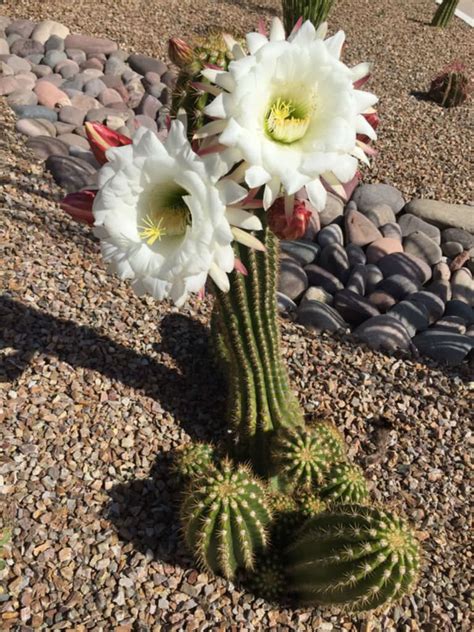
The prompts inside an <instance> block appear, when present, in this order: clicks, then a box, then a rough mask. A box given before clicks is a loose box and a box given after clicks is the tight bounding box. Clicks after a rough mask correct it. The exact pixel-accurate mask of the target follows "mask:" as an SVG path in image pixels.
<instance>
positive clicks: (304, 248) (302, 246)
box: [280, 239, 321, 266]
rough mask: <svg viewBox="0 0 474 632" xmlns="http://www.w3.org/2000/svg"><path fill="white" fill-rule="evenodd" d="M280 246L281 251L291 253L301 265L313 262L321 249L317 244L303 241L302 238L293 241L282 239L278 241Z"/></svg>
mask: <svg viewBox="0 0 474 632" xmlns="http://www.w3.org/2000/svg"><path fill="white" fill-rule="evenodd" d="M280 247H281V250H282V251H283V252H286V253H288V254H289V255H291V256H292V257H293V258H294V259H296V260H297V261H298V263H300V264H301V265H302V266H305V265H308V264H309V263H313V261H315V260H316V259H317V258H318V256H319V252H320V250H321V249H320V248H319V246H318V245H317V244H315V243H313V242H311V241H304V240H302V239H297V240H293V241H285V240H282V241H281V242H280Z"/></svg>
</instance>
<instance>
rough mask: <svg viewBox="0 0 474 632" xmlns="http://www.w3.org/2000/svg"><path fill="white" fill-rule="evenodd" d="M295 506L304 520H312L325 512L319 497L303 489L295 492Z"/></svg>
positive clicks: (324, 505)
mask: <svg viewBox="0 0 474 632" xmlns="http://www.w3.org/2000/svg"><path fill="white" fill-rule="evenodd" d="M296 504H297V506H298V511H299V512H300V515H301V516H303V517H304V518H305V519H306V518H312V517H313V516H316V515H317V514H320V513H321V512H323V511H325V510H326V503H325V502H324V501H323V500H321V498H320V496H319V495H318V494H315V493H314V492H310V491H308V490H305V489H303V490H297V492H296Z"/></svg>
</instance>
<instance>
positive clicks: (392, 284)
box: [375, 274, 421, 301]
mask: <svg viewBox="0 0 474 632" xmlns="http://www.w3.org/2000/svg"><path fill="white" fill-rule="evenodd" d="M420 285H421V283H420V281H419V280H418V279H412V278H410V277H406V276H404V275H403V274H393V275H392V276H389V277H386V278H385V279H382V280H381V281H380V282H379V283H377V285H376V287H375V289H376V290H377V291H383V292H388V293H389V294H390V296H393V298H395V299H397V300H398V301H401V300H402V299H403V298H405V296H406V295H407V294H413V292H417V291H418V290H419V289H420Z"/></svg>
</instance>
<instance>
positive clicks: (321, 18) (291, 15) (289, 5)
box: [282, 0, 335, 33]
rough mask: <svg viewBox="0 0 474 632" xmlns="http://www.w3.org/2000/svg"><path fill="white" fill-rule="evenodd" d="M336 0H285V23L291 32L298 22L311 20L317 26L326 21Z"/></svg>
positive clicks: (288, 31)
mask: <svg viewBox="0 0 474 632" xmlns="http://www.w3.org/2000/svg"><path fill="white" fill-rule="evenodd" d="M334 2H335V0H283V3H282V4H283V23H284V25H285V30H286V32H287V33H290V32H291V30H292V28H293V27H294V25H295V24H296V22H297V21H298V20H299V19H300V18H303V20H310V21H311V22H312V23H313V24H314V26H315V27H316V28H318V26H319V25H320V24H321V23H322V22H325V21H326V20H327V18H328V15H329V11H330V10H331V8H332V5H333V4H334Z"/></svg>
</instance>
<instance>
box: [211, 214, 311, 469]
mask: <svg viewBox="0 0 474 632" xmlns="http://www.w3.org/2000/svg"><path fill="white" fill-rule="evenodd" d="M260 218H261V220H262V222H265V216H264V214H263V213H260ZM262 232H263V236H262V233H260V232H259V235H258V237H259V239H260V240H261V241H262V242H263V243H264V245H265V248H266V252H265V253H263V252H257V251H255V250H252V249H250V248H246V247H239V246H238V244H234V248H235V253H236V257H237V258H239V259H240V260H241V261H242V263H243V265H244V266H245V268H246V270H247V275H246V276H245V275H243V274H242V273H240V272H237V271H235V270H234V272H232V273H231V274H230V285H231V288H230V292H228V293H227V294H225V293H223V292H220V291H219V290H218V289H217V288H216V289H215V296H216V301H215V311H214V315H213V338H214V340H215V341H216V343H217V346H218V356H219V357H221V358H222V360H223V370H224V372H225V374H226V376H227V382H228V388H229V395H228V402H229V407H228V412H227V414H228V420H229V421H228V424H229V426H230V428H231V429H232V430H233V432H234V436H235V446H234V450H235V455H236V456H237V457H238V458H239V459H241V460H249V461H251V463H252V466H253V468H254V470H255V471H256V472H257V474H259V475H262V476H268V475H269V474H270V472H271V471H272V469H273V465H272V456H271V447H270V446H271V440H272V437H273V435H274V433H275V432H276V431H277V430H278V429H280V428H290V427H294V426H298V425H303V414H302V411H301V409H300V407H299V405H298V402H297V400H296V398H295V396H294V394H293V393H292V391H291V390H290V385H289V381H288V376H287V372H286V368H285V366H284V364H283V362H282V358H281V352H280V339H279V331H278V323H277V307H276V275H277V258H278V240H277V238H276V237H275V235H274V234H273V233H272V232H271V231H270V230H269V228H268V227H267V226H265V228H264V230H263V231H262Z"/></svg>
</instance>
